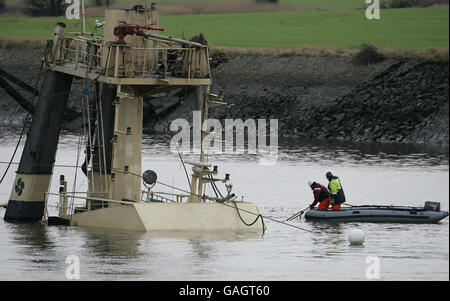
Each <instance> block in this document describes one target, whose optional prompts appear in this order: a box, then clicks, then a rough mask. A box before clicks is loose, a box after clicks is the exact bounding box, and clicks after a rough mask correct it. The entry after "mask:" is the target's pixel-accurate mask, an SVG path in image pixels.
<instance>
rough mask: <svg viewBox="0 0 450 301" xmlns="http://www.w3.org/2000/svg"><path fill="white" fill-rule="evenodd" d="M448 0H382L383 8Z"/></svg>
mask: <svg viewBox="0 0 450 301" xmlns="http://www.w3.org/2000/svg"><path fill="white" fill-rule="evenodd" d="M448 2H449V0H381V8H405V7H426V6H430V5H435V4H448Z"/></svg>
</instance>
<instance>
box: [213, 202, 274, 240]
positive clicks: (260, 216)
mask: <svg viewBox="0 0 450 301" xmlns="http://www.w3.org/2000/svg"><path fill="white" fill-rule="evenodd" d="M232 203H233V204H234V207H236V211H237V214H238V216H239V218H240V219H241V221H242V223H243V224H244V225H246V226H247V227H251V226H253V225H254V224H255V223H256V222H257V221H258V219H259V218H261V224H262V229H263V235H264V233H265V231H266V229H265V227H264V219H263V216H262V215H261V214H258V216H257V217H256V219H255V220H254V221H253V222H252V223H250V224H248V223H246V222H245V221H244V219H243V218H242V216H241V213H240V212H239V208H238V206H237V204H236V202H235V201H232ZM219 204H221V203H219Z"/></svg>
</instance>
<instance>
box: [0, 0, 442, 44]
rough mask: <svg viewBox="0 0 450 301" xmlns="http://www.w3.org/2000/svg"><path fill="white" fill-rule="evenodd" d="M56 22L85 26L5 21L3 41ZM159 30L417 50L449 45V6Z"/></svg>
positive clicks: (241, 18)
mask: <svg viewBox="0 0 450 301" xmlns="http://www.w3.org/2000/svg"><path fill="white" fill-rule="evenodd" d="M324 1H325V0H324ZM94 19H95V18H90V19H89V20H88V24H92V23H93V20H94ZM56 21H63V22H66V23H67V24H68V28H67V29H66V30H67V31H79V30H80V27H81V25H80V24H79V23H80V21H79V20H71V21H69V20H66V19H65V18H63V17H61V18H16V19H14V18H1V19H0V37H18V38H47V37H50V35H51V33H52V28H53V25H54V24H55V22H56ZM76 23H78V24H79V25H78V27H74V25H75V24H76ZM160 26H161V27H163V28H165V29H166V31H165V32H163V33H164V34H165V35H169V36H172V37H181V33H182V32H183V30H185V33H184V35H185V37H186V38H189V37H192V36H194V35H196V34H198V33H200V32H202V33H203V34H204V35H205V37H206V38H207V40H208V41H209V42H210V43H211V44H213V45H217V46H227V47H244V48H250V47H252V48H257V47H288V48H295V47H302V46H331V47H340V48H352V47H357V46H359V45H361V44H363V43H368V42H370V43H374V44H376V45H378V46H380V47H382V48H388V49H395V48H402V49H404V50H413V51H417V50H424V49H426V48H428V47H435V48H448V44H449V27H448V26H449V10H448V7H430V8H407V9H390V10H382V11H381V19H380V20H367V19H366V17H365V11H364V10H345V11H312V12H282V13H246V14H207V15H177V16H161V18H160Z"/></svg>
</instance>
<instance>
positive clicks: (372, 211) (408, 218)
mask: <svg viewBox="0 0 450 301" xmlns="http://www.w3.org/2000/svg"><path fill="white" fill-rule="evenodd" d="M447 216H448V212H447V211H430V210H424V209H420V208H413V207H408V208H405V207H397V208H396V207H381V206H380V207H376V206H367V207H363V206H362V207H351V208H343V209H341V210H317V209H312V210H309V211H307V212H306V214H305V219H306V220H307V221H315V222H342V223H345V222H368V223H414V224H430V223H437V222H439V221H440V220H442V219H444V218H445V217H447Z"/></svg>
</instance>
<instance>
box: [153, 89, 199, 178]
mask: <svg viewBox="0 0 450 301" xmlns="http://www.w3.org/2000/svg"><path fill="white" fill-rule="evenodd" d="M158 97H159V101H160V102H161V106H162V108H163V111H164V118H165V119H166V123H167V127H168V128H169V130H170V124H169V119H168V118H167V113H166V108H165V107H164V103H163V101H162V98H161V93H159V94H158ZM175 147H176V148H177V152H178V157H180V160H181V163H182V164H183V168H184V173H185V174H186V178H187V181H188V184H189V187H191V180H189V175H188V172H187V169H186V165H185V164H184V160H183V157H182V156H181V153H180V150H179V149H178V143H175Z"/></svg>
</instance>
